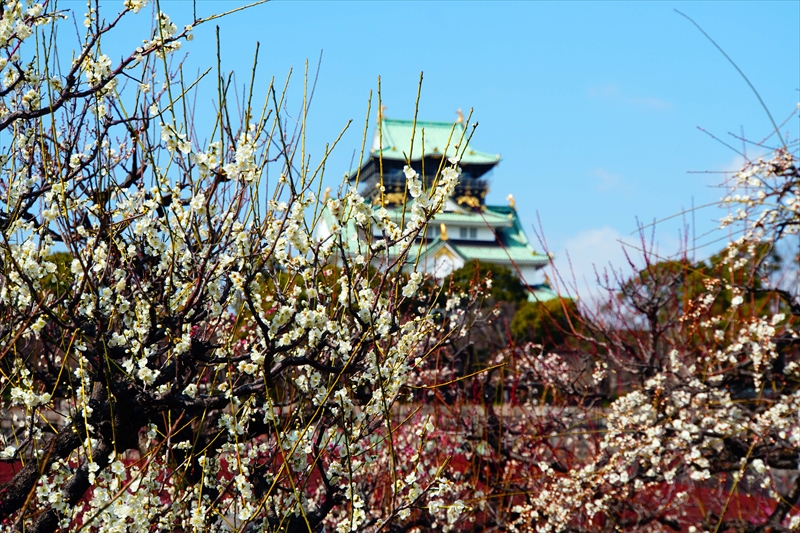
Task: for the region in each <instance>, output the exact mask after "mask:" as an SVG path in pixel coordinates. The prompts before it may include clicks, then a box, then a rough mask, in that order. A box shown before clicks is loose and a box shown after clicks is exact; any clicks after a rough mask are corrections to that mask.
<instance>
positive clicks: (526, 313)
mask: <svg viewBox="0 0 800 533" xmlns="http://www.w3.org/2000/svg"><path fill="white" fill-rule="evenodd" d="M577 318H579V313H578V306H577V304H576V303H575V300H570V299H560V298H555V299H552V300H547V301H546V302H524V303H523V304H522V305H520V306H519V309H518V310H517V312H516V314H515V315H514V318H513V320H512V321H511V335H512V336H513V337H514V340H515V341H517V342H523V341H532V342H535V343H537V344H541V345H543V346H545V347H554V346H558V345H561V344H563V343H564V342H565V341H566V340H567V339H568V338H569V336H570V332H571V331H572V324H576V319H577Z"/></svg>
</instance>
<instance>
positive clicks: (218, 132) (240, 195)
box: [0, 0, 474, 532]
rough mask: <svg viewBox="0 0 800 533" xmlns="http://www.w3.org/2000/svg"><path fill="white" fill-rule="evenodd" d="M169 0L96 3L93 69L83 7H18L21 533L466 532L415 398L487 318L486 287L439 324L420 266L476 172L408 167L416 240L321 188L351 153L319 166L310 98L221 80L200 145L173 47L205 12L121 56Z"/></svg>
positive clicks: (7, 202) (10, 341)
mask: <svg viewBox="0 0 800 533" xmlns="http://www.w3.org/2000/svg"><path fill="white" fill-rule="evenodd" d="M145 3H146V2H145V1H143V0H138V1H137V0H126V2H125V3H124V7H123V8H122V9H121V11H120V12H119V13H117V14H115V15H114V17H113V18H110V19H107V18H104V17H103V16H101V14H100V12H99V6H98V5H94V6H93V7H90V9H89V12H88V13H87V14H86V16H85V27H86V30H85V33H84V35H83V36H82V37H81V38H80V39H79V43H78V45H77V47H76V49H75V51H74V52H73V53H72V54H71V56H70V54H64V51H63V49H62V50H60V51H58V52H59V53H56V52H57V49H56V43H60V42H62V41H60V38H56V28H57V27H59V25H61V24H62V22H61V19H62V18H65V17H66V15H65V13H62V12H60V11H56V10H55V9H54V8H53V7H52V6H53V4H52V3H48V2H43V3H30V2H27V3H24V2H22V1H16V0H9V1H7V2H5V3H4V7H3V14H2V21H0V28H1V29H0V51H1V52H0V62H1V63H2V65H0V68H1V69H2V71H3V85H2V90H0V138H2V139H3V143H4V146H3V154H2V156H0V157H1V158H2V159H1V161H0V165H1V168H0V172H2V176H1V177H0V189H1V190H2V200H0V411H2V413H3V422H4V431H3V434H2V437H0V438H1V439H2V442H1V443H0V464H2V465H4V466H5V467H6V468H7V469H8V470H10V471H11V475H10V476H8V477H9V479H8V480H6V482H5V483H3V484H2V485H0V529H2V530H7V531H11V530H24V531H32V532H34V531H35V532H46V531H57V530H60V531H67V530H69V531H78V530H82V529H83V530H92V531H109V532H110V531H137V532H139V531H194V530H197V531H206V530H215V531H216V530H220V529H230V530H235V531H245V530H247V531H250V530H263V531H268V530H269V531H273V530H285V531H311V530H314V531H318V530H321V529H322V528H323V527H325V528H328V529H327V530H334V529H335V530H337V531H352V530H356V529H359V528H363V527H368V526H369V527H371V528H372V529H374V530H381V529H386V528H389V529H392V528H394V527H396V524H397V523H402V522H406V523H408V522H409V521H412V520H417V519H419V517H420V516H421V514H425V520H426V521H427V522H429V523H435V522H437V521H438V522H439V523H441V524H443V525H446V526H448V527H452V526H453V524H455V523H456V522H457V520H458V519H459V517H460V515H461V511H462V510H464V508H465V505H464V504H463V503H462V502H460V501H457V498H455V497H454V496H453V494H454V493H455V491H453V490H451V481H450V480H449V478H448V477H447V476H444V475H442V471H443V470H444V469H445V466H446V461H444V460H443V461H442V462H441V463H436V462H435V460H438V458H436V457H433V458H431V457H429V456H426V457H425V458H424V459H419V455H417V457H418V459H417V460H411V459H410V457H411V455H413V453H412V452H411V450H425V449H429V448H426V446H429V445H428V444H427V443H428V441H430V434H431V432H432V431H433V430H434V426H433V422H432V420H431V417H430V416H427V417H426V416H424V415H423V414H417V415H416V416H406V417H405V418H401V419H397V409H395V407H394V405H395V403H396V400H397V399H398V397H399V396H400V395H401V394H402V393H404V391H405V390H406V389H404V386H405V385H406V383H407V382H408V379H409V376H410V374H413V373H414V372H415V367H416V366H418V365H420V364H422V363H423V362H424V360H425V359H426V357H428V356H430V354H431V353H434V352H437V351H441V350H446V349H447V346H448V345H449V344H450V343H451V342H452V339H456V338H458V337H459V336H461V335H462V334H463V333H464V332H465V331H466V330H467V329H468V327H469V324H470V321H471V320H473V319H474V315H473V314H471V313H470V312H468V309H469V305H470V303H469V302H470V297H469V296H468V295H464V298H460V297H456V298H455V299H453V300H452V301H451V302H450V303H449V304H448V309H449V312H448V316H447V317H445V318H442V317H441V316H440V315H434V314H433V313H432V312H431V305H432V302H434V301H435V299H436V296H437V294H436V293H437V291H436V290H434V289H435V287H429V289H431V290H430V292H431V294H428V293H426V292H425V291H424V290H421V289H420V284H421V282H422V279H421V276H420V275H419V274H416V273H413V272H412V273H410V275H408V274H407V273H406V270H404V268H406V264H407V263H411V264H413V257H410V258H409V253H411V252H412V251H413V249H414V241H415V238H416V237H417V236H418V234H419V233H420V232H422V231H424V228H425V225H426V223H427V221H428V220H430V218H431V217H432V216H433V215H434V214H435V213H436V212H437V210H439V209H441V207H442V205H443V203H444V200H445V199H446V198H447V197H449V196H450V194H451V192H452V190H453V188H454V186H455V184H456V181H457V179H458V173H459V171H458V168H457V167H456V166H455V164H451V165H447V166H446V167H445V168H443V169H442V171H441V172H440V173H439V174H438V175H437V176H436V177H435V179H433V180H432V183H433V185H432V186H431V187H430V188H424V187H423V186H422V180H421V179H420V177H419V176H417V175H416V173H414V172H413V171H411V170H409V171H408V172H407V178H408V182H409V188H408V189H409V194H410V197H413V200H414V202H413V206H412V207H411V209H410V212H409V217H408V219H407V222H406V224H405V225H404V226H398V225H397V224H395V223H393V222H392V221H391V220H389V219H388V217H384V218H381V215H380V213H378V214H377V215H376V214H375V213H374V212H373V208H372V207H371V206H370V205H368V204H367V203H365V201H364V199H363V198H362V197H361V196H360V195H359V194H358V193H357V192H356V191H354V190H344V191H342V192H341V194H340V195H338V196H337V197H331V198H329V197H328V196H327V195H325V197H324V198H320V194H319V189H320V182H321V177H322V170H323V169H324V163H325V156H327V154H328V153H329V152H327V151H326V152H324V154H323V157H322V158H320V160H319V161H318V162H316V163H315V164H314V166H312V163H311V158H310V157H309V155H308V154H307V153H306V151H305V143H304V135H305V131H304V129H303V128H304V127H305V112H306V110H307V108H306V106H305V101H304V105H303V108H302V110H301V115H302V117H303V120H302V123H301V126H300V127H299V129H298V128H292V129H291V131H290V130H289V129H288V128H287V118H286V117H284V116H283V114H282V109H283V108H284V106H285V101H284V94H285V93H281V92H280V91H277V90H275V88H273V87H270V88H269V90H268V92H267V96H268V98H267V104H266V105H265V106H264V107H263V108H262V109H254V108H253V107H251V105H250V102H251V99H252V95H253V89H252V87H251V88H250V89H249V92H247V93H245V94H244V95H239V96H240V97H242V100H243V101H245V102H247V103H246V104H245V105H244V106H242V107H241V108H239V109H236V108H234V107H233V106H232V105H229V102H232V101H234V100H235V98H233V95H232V94H229V91H232V89H229V85H228V82H227V79H226V78H225V77H224V76H222V74H220V75H219V79H218V94H219V98H218V101H217V102H216V109H217V110H218V111H217V114H216V117H215V120H211V121H209V124H208V125H207V126H208V127H207V130H205V133H198V131H202V128H203V127H204V126H203V124H202V121H198V122H195V121H194V120H193V119H194V115H193V113H192V111H191V107H190V105H189V100H188V98H189V96H188V95H189V94H191V90H192V89H193V84H192V83H188V82H186V81H185V79H184V76H183V71H182V69H181V68H180V66H179V65H178V66H176V65H177V63H175V61H177V60H176V59H175V54H174V52H175V51H176V50H178V49H179V48H180V45H181V42H182V41H184V40H188V39H190V38H191V35H192V29H193V26H196V25H198V24H202V23H205V22H206V20H193V21H189V22H190V23H191V24H190V25H188V26H186V27H184V28H183V29H179V28H178V26H177V25H176V24H175V23H173V22H172V21H171V20H170V18H169V17H168V16H167V15H166V14H165V13H163V12H161V11H160V10H159V9H158V7H157V6H155V9H154V12H155V16H154V18H153V20H154V26H153V30H152V33H151V34H150V36H149V38H148V39H146V40H145V41H144V43H143V44H142V45H141V46H140V47H138V48H136V49H135V50H133V51H132V53H131V54H130V55H129V56H127V57H124V58H123V59H121V60H119V61H114V60H112V59H111V58H110V57H109V56H107V55H105V54H104V53H103V51H102V45H103V43H105V42H107V40H108V39H109V38H111V36H113V35H114V32H115V29H116V28H117V26H118V24H119V23H120V21H122V20H123V19H125V18H127V17H134V16H143V15H141V14H139V15H137V12H139V11H140V10H142V8H143V7H145ZM203 139H207V140H203ZM326 150H327V149H326ZM322 209H327V210H328V212H329V214H330V215H331V217H332V218H333V220H336V221H338V224H336V223H335V224H334V225H333V226H334V227H332V228H330V229H331V230H332V235H331V236H329V237H326V238H324V239H323V238H318V237H316V236H315V234H314V228H315V225H316V223H317V220H318V218H319V216H320V212H321V210H322ZM376 217H377V218H376ZM350 220H353V221H354V224H355V227H356V228H357V229H358V232H357V234H354V235H350V237H352V238H354V239H356V240H358V242H359V245H360V246H361V253H360V254H359V255H358V256H356V257H352V256H350V255H347V254H345V253H344V250H345V249H350V248H351V247H350V246H349V245H348V246H345V243H344V242H343V239H345V238H348V237H347V236H345V235H344V234H343V232H342V231H341V228H342V227H344V226H345V225H346V224H348V223H349V221H350ZM373 224H379V225H380V227H382V228H383V233H382V236H380V237H374V236H373V232H372V230H371V226H372V225H373ZM389 248H392V249H393V250H394V253H393V254H392V257H393V258H396V257H397V253H396V250H400V251H401V252H402V253H401V254H400V255H399V259H395V260H393V261H394V262H393V263H391V264H386V261H387V259H386V258H387V257H388V250H389ZM373 264H382V265H383V267H382V268H380V269H375V268H374V267H373V266H372V265H373ZM404 416H405V415H404ZM376 465H383V466H381V467H380V468H383V470H380V468H379V467H378V466H376ZM387 465H388V467H387ZM379 471H383V472H386V475H377V474H376V472H379Z"/></svg>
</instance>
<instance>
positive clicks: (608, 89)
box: [586, 83, 674, 111]
mask: <svg viewBox="0 0 800 533" xmlns="http://www.w3.org/2000/svg"><path fill="white" fill-rule="evenodd" d="M586 96H588V97H589V98H590V99H592V100H604V101H609V102H616V103H620V104H624V105H629V106H633V107H638V108H641V109H651V110H654V111H668V110H670V109H672V108H673V107H674V106H673V105H672V103H671V102H668V101H666V100H663V99H661V98H656V97H653V96H644V97H642V96H634V95H631V94H628V93H627V92H625V91H623V90H622V88H621V87H620V86H619V84H617V83H607V84H605V85H593V86H592V87H589V88H588V89H587V90H586Z"/></svg>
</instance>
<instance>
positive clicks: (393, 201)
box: [383, 192, 406, 205]
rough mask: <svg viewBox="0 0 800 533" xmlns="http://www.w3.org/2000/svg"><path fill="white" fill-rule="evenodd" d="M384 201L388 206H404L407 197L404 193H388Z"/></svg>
mask: <svg viewBox="0 0 800 533" xmlns="http://www.w3.org/2000/svg"><path fill="white" fill-rule="evenodd" d="M383 199H384V203H385V204H386V205H402V204H404V203H405V201H406V195H405V194H404V193H402V192H387V193H386V194H385V195H384V196H383Z"/></svg>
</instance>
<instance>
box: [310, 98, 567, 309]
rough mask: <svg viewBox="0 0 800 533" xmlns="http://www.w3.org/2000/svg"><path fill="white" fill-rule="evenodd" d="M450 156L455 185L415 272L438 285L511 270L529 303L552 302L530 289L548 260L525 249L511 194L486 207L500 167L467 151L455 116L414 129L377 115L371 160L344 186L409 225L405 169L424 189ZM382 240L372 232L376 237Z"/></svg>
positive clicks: (544, 291) (326, 223)
mask: <svg viewBox="0 0 800 533" xmlns="http://www.w3.org/2000/svg"><path fill="white" fill-rule="evenodd" d="M454 157H459V161H458V164H459V166H460V168H461V176H460V179H459V183H458V184H457V185H456V188H455V191H454V192H453V195H452V196H451V197H450V198H449V199H448V200H447V203H446V205H445V206H444V209H443V210H442V212H441V213H439V214H437V215H436V216H435V218H434V219H433V220H432V221H431V223H429V224H428V227H427V230H426V233H425V234H424V237H423V238H421V239H418V246H419V247H420V248H419V249H418V250H417V251H416V253H414V254H410V255H411V256H413V261H414V262H416V264H417V270H418V271H421V272H426V273H428V274H431V275H432V276H434V277H436V278H438V279H442V278H444V277H446V276H447V275H449V274H450V273H451V272H453V271H454V270H456V269H458V268H461V267H462V266H464V265H468V264H469V263H471V262H472V261H474V260H476V259H477V260H479V261H481V262H486V263H494V264H499V265H503V266H505V267H507V268H509V269H510V270H511V271H512V272H513V273H515V274H516V275H517V276H518V277H519V278H520V279H521V280H522V281H523V282H524V283H525V284H526V285H527V286H528V287H529V289H530V296H529V299H531V300H539V301H545V300H549V299H551V298H555V297H557V296H558V295H557V294H556V293H555V291H553V290H552V289H551V288H550V287H549V285H548V284H547V283H541V282H540V283H535V281H536V279H537V278H538V277H539V275H540V274H539V273H538V271H539V270H540V269H542V268H543V267H545V266H546V265H547V264H548V263H549V261H550V258H549V257H548V256H547V255H545V254H540V253H537V252H536V251H535V250H534V249H533V247H532V246H531V245H530V242H529V241H528V238H527V236H526V235H525V230H524V229H523V227H522V224H521V223H520V219H519V215H518V214H517V210H516V207H515V204H514V199H513V197H512V196H511V195H509V205H487V204H486V201H485V200H486V196H487V194H488V193H489V183H488V179H487V177H488V173H489V171H490V170H492V169H493V168H495V166H497V164H498V163H499V162H500V155H498V154H490V153H487V152H481V151H479V150H477V149H475V148H473V147H472V146H471V145H470V144H469V139H468V132H467V131H466V129H465V126H464V120H463V117H462V115H461V113H460V112H459V114H458V120H457V121H456V122H422V121H416V123H415V122H414V121H412V120H397V119H389V118H386V117H384V116H382V113H381V115H379V124H378V125H377V127H376V128H375V133H374V138H373V143H372V146H371V148H370V151H369V157H368V158H366V161H365V162H364V163H363V164H362V165H361V167H360V168H357V169H355V170H353V171H351V172H350V174H349V175H348V180H349V181H350V183H351V185H352V186H356V187H359V189H360V190H361V191H362V195H364V197H365V198H366V200H367V201H368V202H370V203H371V204H372V206H373V207H374V209H376V210H377V209H380V208H381V207H384V208H385V209H386V210H387V211H388V212H389V217H390V219H392V220H393V221H394V222H397V223H398V224H400V223H401V222H402V221H403V220H404V219H405V220H408V216H409V215H408V210H407V205H406V202H410V201H411V197H410V196H409V195H408V194H407V190H406V186H407V185H406V177H405V174H404V172H403V169H404V167H405V166H406V165H407V164H409V163H410V166H411V168H413V169H414V170H415V171H416V172H417V173H418V174H419V175H420V176H422V177H423V182H425V180H426V179H427V180H428V181H429V180H430V179H432V177H433V176H435V175H436V174H437V171H439V170H440V169H441V168H443V165H446V164H448V159H451V158H454ZM425 184H426V185H427V186H429V185H430V183H425ZM381 186H382V188H381ZM381 193H382V194H381ZM327 218H329V217H326V213H325V212H323V216H322V220H321V224H320V226H321V227H320V230H319V231H320V232H322V233H323V234H324V233H327V232H328V231H329V230H328V228H329V227H330V223H331V222H330V220H328V219H327ZM343 232H344V233H345V234H348V233H354V232H355V229H354V228H343ZM343 236H344V237H346V235H343ZM380 236H381V231H380V230H379V229H378V228H375V229H374V230H373V237H375V238H378V237H380ZM343 242H346V243H350V245H349V246H351V247H353V249H352V250H351V251H350V252H352V253H353V255H356V254H357V252H358V242H357V239H353V238H349V239H348V238H344V239H343ZM390 255H391V250H390ZM376 266H378V265H376Z"/></svg>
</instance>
